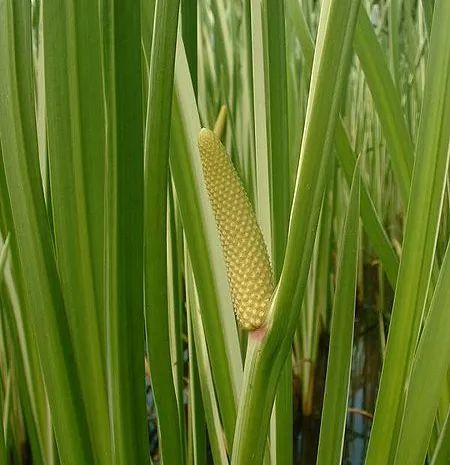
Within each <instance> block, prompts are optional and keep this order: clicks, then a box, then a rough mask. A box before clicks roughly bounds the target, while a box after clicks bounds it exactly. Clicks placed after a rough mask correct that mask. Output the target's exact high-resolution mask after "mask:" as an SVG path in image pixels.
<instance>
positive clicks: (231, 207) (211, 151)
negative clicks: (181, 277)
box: [198, 129, 274, 331]
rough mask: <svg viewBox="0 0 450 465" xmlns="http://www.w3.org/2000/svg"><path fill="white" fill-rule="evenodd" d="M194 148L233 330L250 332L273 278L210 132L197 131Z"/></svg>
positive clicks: (261, 317) (239, 188) (237, 184)
mask: <svg viewBox="0 0 450 465" xmlns="http://www.w3.org/2000/svg"><path fill="white" fill-rule="evenodd" d="M198 146H199V149H200V156H201V160H202V166H203V175H204V178H205V183H206V188H207V191H208V195H209V199H210V202H211V206H212V209H213V211H214V216H215V218H216V223H217V228H218V230H219V236H220V241H221V243H222V249H223V254H224V257H225V263H226V267H227V273H228V281H229V284H230V289H231V297H232V300H233V307H234V311H235V313H236V318H237V320H238V322H239V325H240V326H241V327H242V328H243V329H246V330H249V331H253V330H255V329H258V328H260V327H261V326H263V325H264V323H265V321H266V317H267V312H268V310H269V305H270V300H271V297H272V293H273V290H274V280H273V273H272V269H271V266H270V260H269V256H268V254H267V248H266V245H265V243H264V238H263V235H262V233H261V229H260V228H259V226H258V223H257V221H256V215H255V213H254V211H253V208H252V205H251V203H250V200H249V198H248V196H247V193H246V192H245V189H244V186H243V185H242V182H241V180H240V179H239V176H238V174H237V172H236V169H235V168H234V166H233V163H232V162H231V159H230V157H229V156H228V154H227V153H226V150H225V148H224V146H223V145H222V143H221V142H220V140H219V139H218V138H217V136H216V135H215V134H214V132H212V131H210V130H209V129H202V130H201V131H200V134H199V137H198Z"/></svg>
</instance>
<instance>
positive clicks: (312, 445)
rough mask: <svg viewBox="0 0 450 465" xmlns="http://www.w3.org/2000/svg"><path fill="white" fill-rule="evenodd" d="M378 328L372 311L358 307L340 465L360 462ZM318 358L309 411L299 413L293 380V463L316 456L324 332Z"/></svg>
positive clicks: (309, 464) (308, 463) (307, 464)
mask: <svg viewBox="0 0 450 465" xmlns="http://www.w3.org/2000/svg"><path fill="white" fill-rule="evenodd" d="M380 353H381V351H380V340H379V329H378V321H377V317H376V314H375V313H374V312H373V311H371V310H369V309H367V308H364V307H362V308H359V309H358V311H357V312H356V319H355V337H354V345H353V357H352V373H351V382H350V395H349V401H348V407H349V413H348V414H347V424H346V430H345V443H344V453H343V461H342V463H343V464H344V465H362V464H363V463H364V457H365V451H366V448H367V443H368V437H369V433H370V427H371V423H372V419H371V416H370V415H371V414H373V411H374V407H375V399H376V390H377V384H378V378H379V373H380V368H381V357H380ZM319 354H320V358H319V361H318V366H317V372H316V385H315V390H314V404H313V412H312V415H310V416H307V417H306V416H303V415H302V414H301V409H300V405H299V396H298V395H295V393H296V391H297V389H296V387H297V384H296V383H295V382H294V395H295V399H294V464H295V465H313V464H315V462H316V458H317V446H318V442H319V430H320V416H321V409H322V400H323V391H324V385H325V371H326V363H327V357H328V335H323V336H322V338H321V341H320V349H319Z"/></svg>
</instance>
